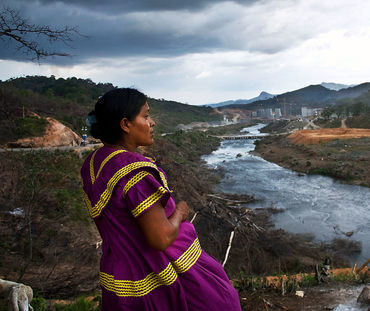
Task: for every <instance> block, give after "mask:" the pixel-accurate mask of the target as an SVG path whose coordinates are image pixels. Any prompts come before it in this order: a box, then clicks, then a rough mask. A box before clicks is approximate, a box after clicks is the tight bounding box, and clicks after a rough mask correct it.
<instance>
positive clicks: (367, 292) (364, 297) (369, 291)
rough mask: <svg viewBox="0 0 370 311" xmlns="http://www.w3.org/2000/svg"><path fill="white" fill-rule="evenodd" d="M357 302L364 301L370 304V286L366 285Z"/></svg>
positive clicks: (365, 303)
mask: <svg viewBox="0 0 370 311" xmlns="http://www.w3.org/2000/svg"><path fill="white" fill-rule="evenodd" d="M357 302H359V303H362V304H364V305H370V287H369V286H365V287H364V288H363V290H362V292H361V294H360V295H359V296H358V298H357Z"/></svg>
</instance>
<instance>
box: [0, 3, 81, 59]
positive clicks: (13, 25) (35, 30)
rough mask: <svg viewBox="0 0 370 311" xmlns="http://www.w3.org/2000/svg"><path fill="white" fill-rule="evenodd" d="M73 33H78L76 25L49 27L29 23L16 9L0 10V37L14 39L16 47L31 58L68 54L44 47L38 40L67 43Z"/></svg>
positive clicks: (6, 8) (5, 8)
mask: <svg viewBox="0 0 370 311" xmlns="http://www.w3.org/2000/svg"><path fill="white" fill-rule="evenodd" d="M74 34H78V35H79V32H78V31H77V28H76V27H70V26H64V27H63V28H51V27H50V26H48V25H35V24H30V23H29V22H28V20H27V19H25V18H24V17H22V16H21V15H20V13H19V12H18V11H16V10H13V9H11V8H9V7H4V8H3V9H2V10H1V11H0V39H2V40H8V41H9V42H10V41H15V42H16V43H17V47H16V49H17V50H20V51H23V52H24V53H26V54H27V55H31V56H32V57H31V59H33V60H40V59H41V58H45V57H49V56H70V54H68V53H64V52H61V51H51V50H48V49H44V48H43V47H42V46H41V44H40V42H39V41H40V40H41V39H46V40H47V41H49V43H51V44H52V43H54V42H57V41H59V42H63V43H64V44H66V45H68V44H69V42H71V41H72V36H73V35H74Z"/></svg>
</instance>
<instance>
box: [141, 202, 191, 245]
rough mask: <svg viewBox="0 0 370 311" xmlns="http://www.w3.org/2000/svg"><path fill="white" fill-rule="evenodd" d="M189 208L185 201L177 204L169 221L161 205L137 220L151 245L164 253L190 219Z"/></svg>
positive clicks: (157, 205)
mask: <svg viewBox="0 0 370 311" xmlns="http://www.w3.org/2000/svg"><path fill="white" fill-rule="evenodd" d="M188 215H189V208H188V205H187V204H186V202H185V201H180V202H179V203H177V204H176V209H175V211H174V212H173V214H172V215H171V216H170V217H169V218H168V219H167V217H166V214H165V212H164V208H163V207H162V205H161V204H160V203H158V204H156V205H155V206H153V207H152V208H151V209H150V210H148V211H147V212H145V213H144V214H142V215H141V216H140V217H138V218H137V222H138V224H139V226H140V228H141V230H142V231H143V233H144V235H145V237H146V240H147V241H148V243H149V245H150V246H151V247H153V248H154V249H156V250H159V251H164V250H165V249H166V248H167V247H169V246H170V245H171V244H172V243H173V242H174V241H175V240H176V238H177V234H178V232H179V227H180V224H181V223H182V222H183V221H185V220H186V219H187V218H188Z"/></svg>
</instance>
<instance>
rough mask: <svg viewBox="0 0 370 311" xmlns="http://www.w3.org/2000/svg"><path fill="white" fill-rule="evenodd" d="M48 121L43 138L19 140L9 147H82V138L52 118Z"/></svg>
mask: <svg viewBox="0 0 370 311" xmlns="http://www.w3.org/2000/svg"><path fill="white" fill-rule="evenodd" d="M46 121H47V122H48V123H47V125H46V129H45V134H44V135H43V136H40V137H27V138H22V139H18V140H17V141H16V142H10V143H8V144H7V146H8V147H20V148H37V147H59V146H78V145H80V143H81V137H80V136H78V135H77V134H76V133H75V132H73V131H72V130H71V129H70V128H69V127H67V126H65V125H63V124H62V123H60V122H59V121H57V120H55V119H53V118H50V117H47V118H46Z"/></svg>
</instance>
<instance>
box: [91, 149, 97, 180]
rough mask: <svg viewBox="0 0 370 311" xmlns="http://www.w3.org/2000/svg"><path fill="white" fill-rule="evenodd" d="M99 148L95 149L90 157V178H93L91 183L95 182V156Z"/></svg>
mask: <svg viewBox="0 0 370 311" xmlns="http://www.w3.org/2000/svg"><path fill="white" fill-rule="evenodd" d="M98 150H99V149H96V150H95V151H94V153H93V154H92V156H91V159H90V178H91V183H92V184H94V182H95V173H94V158H95V155H96V152H97V151H98Z"/></svg>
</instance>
